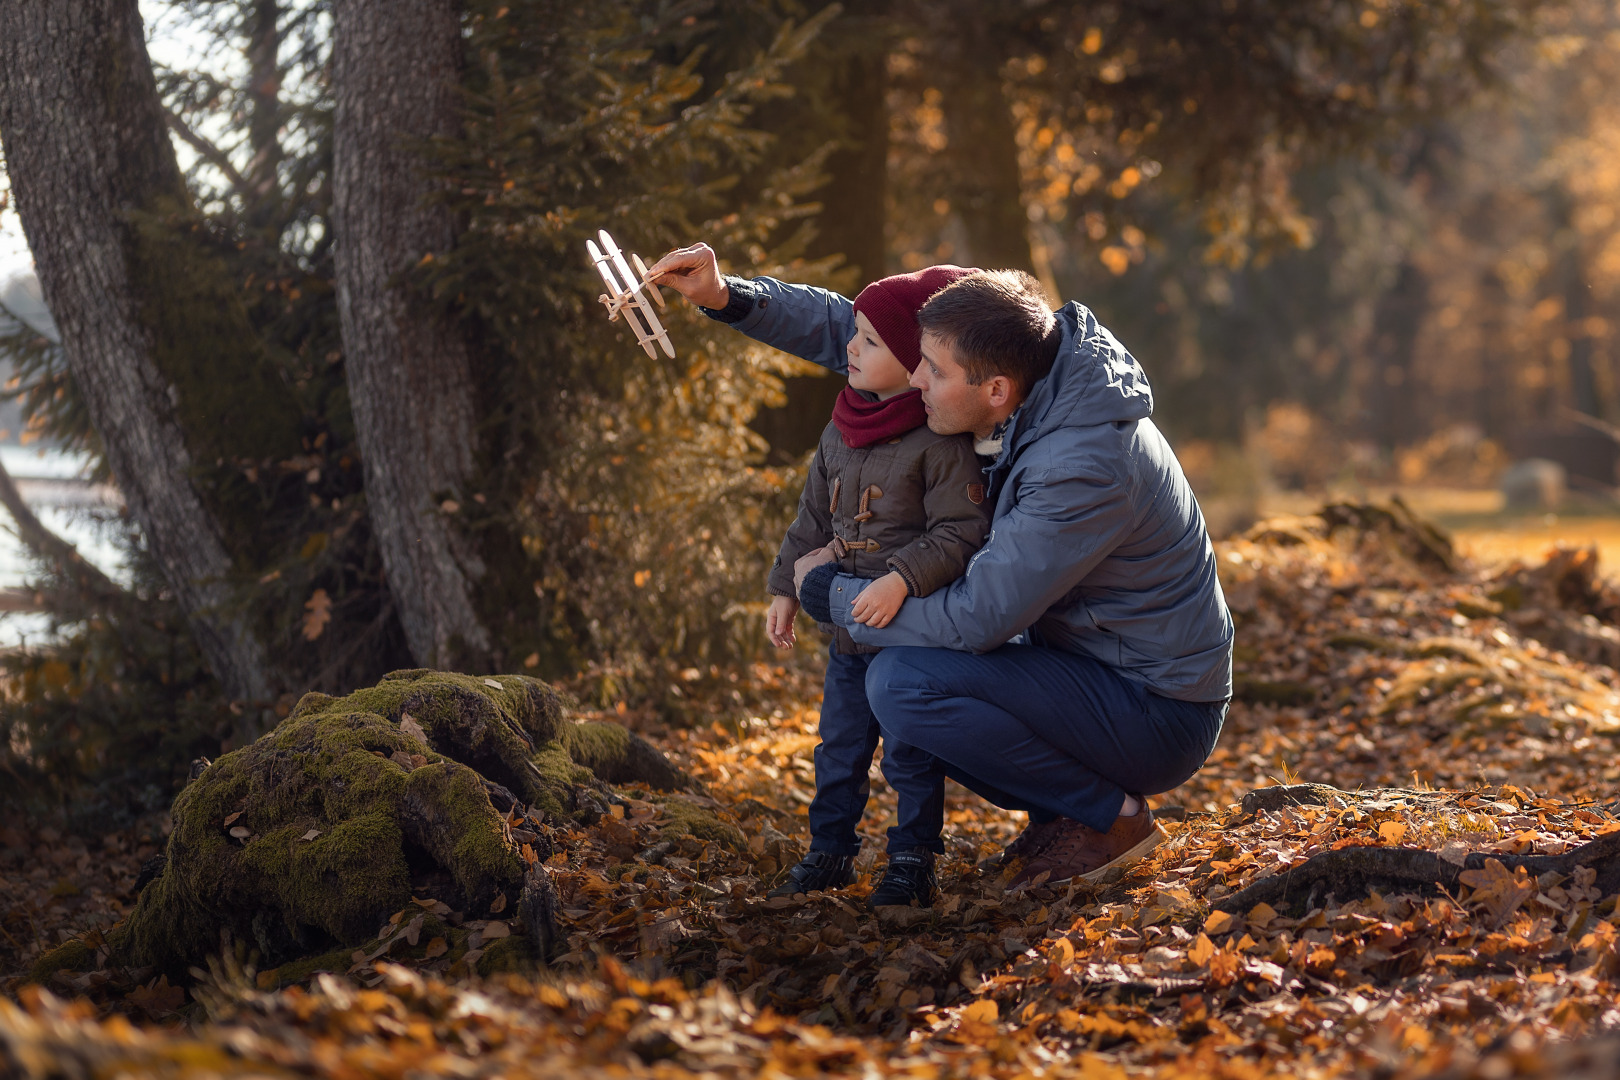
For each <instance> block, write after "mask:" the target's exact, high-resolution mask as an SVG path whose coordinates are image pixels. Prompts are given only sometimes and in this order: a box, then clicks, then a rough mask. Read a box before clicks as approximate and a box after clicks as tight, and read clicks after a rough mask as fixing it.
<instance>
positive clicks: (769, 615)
mask: <svg viewBox="0 0 1620 1080" xmlns="http://www.w3.org/2000/svg"><path fill="white" fill-rule="evenodd" d="M798 613H799V602H798V601H797V600H795V599H794V598H793V597H791V596H773V597H771V606H770V607H768V608H766V609H765V636H766V637H767V638H769V639H770V642H771V644H772V645H775V646H776V647H777V648H778V649H791V648H793V641H794V637H793V616H795V615H797V614H798Z"/></svg>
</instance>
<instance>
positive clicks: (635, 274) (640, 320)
mask: <svg viewBox="0 0 1620 1080" xmlns="http://www.w3.org/2000/svg"><path fill="white" fill-rule="evenodd" d="M596 235H597V237H598V238H600V239H601V241H602V246H601V247H597V246H596V241H595V240H587V241H585V247H586V248H587V249H589V251H590V253H591V262H592V263H594V264H595V266H596V269H597V272H598V273H600V274H601V275H602V280H603V281H604V282H605V283H606V284H607V287H608V291H607V292H606V293H603V294H602V295H601V296H599V297H597V299H598V300H600V301H602V303H603V304H605V305H607V309H608V321H609V322H612V321H613V320H614V319H617V318H618V317H619V316H620V315H623V316H624V321H625V322H626V323H627V324H628V325H629V327H630V329H632V330H634V331H635V332H636V344H637V345H640V346H641V347H642V348H643V349H645V350H646V351H647V355H648V356H651V357H653V358H654V359H656V358H657V356H658V354H657V353H656V352H654V351H653V342H654V341H656V342H658V345H659V347H660V348H662V349H663V350H664V355H665V356H667V357H669V358H670V359H671V360H673V359H675V346H673V345H671V344H670V343H669V334H668V333H667V332H666V331H665V330H664V327H663V324H662V323H660V322H659V321H658V316H657V314H656V313H654V311H653V306H652V304H649V303H647V297H649V296H651V297H652V299H653V303H656V304H657V305H658V306H659V307H663V306H664V297H663V294H662V293H660V292H659V291H658V286H657V285H654V284H653V283H652V282H650V281H648V280H647V267H646V265H645V264H644V263H643V262H642V261H641V256H639V255H636V254H635V253H634V252H632V253H631V255H630V258H629V261H626V260H625V256H624V252H622V251H620V250H619V245H618V244H615V243H614V242H613V237H611V236H609V235H608V231H607V230H606V229H601V230H599V231H598V232H597V234H596ZM632 265H634V266H635V270H634V271H632V270H631V269H630V267H631V266H632Z"/></svg>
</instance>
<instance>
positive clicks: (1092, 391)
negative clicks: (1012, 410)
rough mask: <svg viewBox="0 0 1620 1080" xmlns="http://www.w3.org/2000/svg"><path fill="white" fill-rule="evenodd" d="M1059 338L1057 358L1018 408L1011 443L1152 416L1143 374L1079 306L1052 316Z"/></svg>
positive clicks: (1150, 392)
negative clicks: (1063, 430) (1054, 318)
mask: <svg viewBox="0 0 1620 1080" xmlns="http://www.w3.org/2000/svg"><path fill="white" fill-rule="evenodd" d="M1054 314H1055V315H1056V317H1057V325H1058V329H1059V330H1060V331H1061V332H1062V334H1063V341H1062V344H1060V345H1059V346H1058V354H1057V360H1056V361H1055V362H1054V363H1053V364H1052V370H1051V372H1050V373H1049V374H1048V375H1047V376H1046V378H1044V379H1042V380H1041V381H1039V382H1037V383H1036V384H1035V385H1034V386H1033V387H1032V388H1031V389H1030V392H1029V397H1028V398H1026V399H1025V400H1024V403H1023V404H1022V405H1021V406H1019V408H1018V419H1017V421H1016V425H1017V426H1016V429H1015V431H1014V432H1013V433H1012V435H1013V438H1012V441H1013V442H1015V443H1025V442H1028V441H1030V440H1032V439H1038V438H1041V437H1042V436H1044V435H1047V434H1050V433H1051V432H1053V431H1056V430H1057V429H1058V428H1065V427H1095V426H1097V425H1100V424H1113V423H1118V422H1119V421H1122V420H1143V419H1146V418H1147V417H1149V416H1151V415H1153V387H1152V386H1150V385H1148V378H1147V372H1145V371H1143V370H1142V365H1141V364H1138V363H1137V362H1136V358H1135V357H1134V356H1132V355H1131V354H1130V350H1128V349H1126V348H1125V346H1123V345H1121V344H1120V343H1119V341H1118V340H1117V339H1116V338H1115V337H1114V335H1113V334H1111V333H1109V332H1108V328H1107V327H1106V326H1104V325H1102V323H1100V322H1098V321H1097V317H1096V316H1095V315H1093V314H1092V313H1091V309H1090V308H1087V307H1085V306H1084V305H1082V304H1078V303H1073V302H1071V303H1068V304H1065V305H1063V307H1062V308H1060V309H1059V310H1058V311H1057V312H1055V313H1054Z"/></svg>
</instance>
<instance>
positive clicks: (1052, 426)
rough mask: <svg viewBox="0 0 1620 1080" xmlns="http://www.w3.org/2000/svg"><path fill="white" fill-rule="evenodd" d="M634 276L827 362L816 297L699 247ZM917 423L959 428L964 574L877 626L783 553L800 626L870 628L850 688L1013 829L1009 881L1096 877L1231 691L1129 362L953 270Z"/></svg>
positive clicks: (1188, 499) (1186, 534)
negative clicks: (977, 503)
mask: <svg viewBox="0 0 1620 1080" xmlns="http://www.w3.org/2000/svg"><path fill="white" fill-rule="evenodd" d="M653 274H654V275H655V276H659V277H660V279H661V283H664V284H668V285H670V286H671V287H673V288H674V289H675V290H676V291H678V292H680V293H681V294H682V295H684V296H686V297H687V298H688V299H689V300H691V301H693V302H694V303H696V304H698V305H699V306H701V307H703V308H705V309H707V310H708V312H709V314H710V316H711V317H713V318H717V319H719V320H721V321H723V322H727V323H730V324H732V325H733V326H734V327H735V328H736V329H738V330H740V331H742V332H743V333H745V334H747V335H748V336H750V337H753V338H755V339H756V340H758V341H762V342H764V343H766V344H768V345H773V346H775V347H776V348H779V349H782V350H783V351H785V352H790V353H793V354H794V355H797V356H801V357H804V358H805V359H808V360H812V361H814V362H816V363H819V364H822V365H823V366H825V367H828V368H832V369H833V370H835V371H842V370H843V362H844V343H845V342H846V341H847V340H848V338H849V334H850V331H851V328H852V326H853V323H852V316H851V312H850V302H849V301H848V300H846V299H844V298H843V297H841V296H838V295H837V294H835V293H829V292H826V291H824V290H821V289H813V288H808V287H805V286H799V285H787V284H784V283H782V282H778V281H775V280H773V279H771V278H759V279H756V280H753V281H748V280H744V279H741V278H735V277H722V276H721V275H720V272H719V267H718V265H717V263H716V261H715V257H714V253H713V252H712V251H711V250H710V249H709V248H708V246H707V245H704V244H698V245H696V246H694V247H690V248H682V249H680V250H678V251H675V252H672V253H671V254H669V255H667V256H665V257H664V258H663V259H661V260H660V261H659V262H658V264H657V265H655V266H654V267H653ZM918 324H919V326H920V328H921V330H922V346H921V354H922V363H921V364H920V365H919V366H918V368H917V371H916V373H915V374H914V375H913V376H912V385H914V386H916V387H917V388H918V389H919V390H921V391H922V397H923V401H924V404H925V405H926V406H927V410H928V418H929V419H928V423H929V426H930V427H931V428H933V429H934V430H935V431H937V432H940V433H942V434H944V433H952V432H960V431H967V432H971V433H972V434H973V435H974V437H975V439H976V440H977V442H976V447H975V449H977V450H978V452H979V453H980V454H981V455H982V458H983V460H985V461H986V463H987V464H986V466H985V483H984V488H983V491H982V492H975V493H974V494H976V495H979V496H980V497H982V498H986V499H989V500H991V505H992V506H993V508H994V514H993V517H992V519H991V533H990V539H989V540H988V541H987V542H986V544H985V546H984V547H983V548H982V549H981V550H980V551H979V553H978V554H977V555H975V556H974V558H973V560H972V562H971V563H970V564H969V566H968V570H967V573H966V574H965V575H964V576H963V577H962V578H960V579H958V580H957V581H956V582H955V583H953V584H951V585H949V586H947V587H946V588H943V589H940V590H938V591H937V592H935V593H933V594H932V595H930V596H926V597H912V598H909V599H907V600H906V601H905V603H904V604H902V605H901V608H900V610H899V612H898V614H896V615H895V616H894V617H893V619H892V621H889V622H888V623H887V625H884V626H875V625H864V624H862V623H861V622H860V621H859V620H858V619H856V618H855V617H854V615H853V613H852V610H851V609H852V607H853V606H854V601H855V598H856V597H857V596H858V595H859V593H860V591H861V589H862V588H863V587H864V586H865V585H866V583H865V582H863V581H861V580H860V579H857V578H852V577H848V576H845V575H840V574H838V573H837V572H836V568H835V567H834V566H833V565H832V564H831V561H830V556H829V555H826V554H824V553H812V554H811V555H809V556H806V557H805V558H804V559H802V560H800V562H799V564H798V566H797V567H796V572H797V577H798V580H799V588H800V601H801V602H802V603H803V605H804V609H805V612H806V613H807V614H809V615H810V616H811V617H813V618H815V619H817V620H818V621H824V622H832V623H835V624H836V625H838V626H841V627H844V628H846V629H847V630H848V631H849V633H850V635H851V636H852V637H853V638H854V640H855V641H857V642H859V643H861V644H864V645H875V646H881V647H882V648H883V652H882V653H881V654H880V655H879V656H878V657H877V658H876V659H875V660H874V661H873V662H872V665H871V667H870V668H869V669H868V673H867V696H868V698H869V700H870V702H871V706H872V711H873V713H874V714H875V715H876V716H877V719H878V723H879V726H880V727H881V728H882V731H883V735H884V738H885V739H886V740H890V741H893V742H898V743H904V744H908V745H910V746H914V747H916V748H918V749H921V750H923V751H925V752H927V753H928V754H931V755H933V756H934V757H935V758H936V759H938V761H939V762H940V763H941V767H942V769H943V771H944V772H945V774H946V775H947V776H950V777H952V778H953V779H955V780H957V781H958V782H960V783H961V784H963V785H965V786H966V787H968V788H970V789H971V790H973V791H975V792H977V793H978V794H979V795H981V796H983V797H984V798H986V799H988V800H989V801H991V802H993V803H995V804H996V805H998V806H1003V807H1007V808H1009V809H1014V810H1024V811H1027V812H1028V813H1029V815H1030V824H1029V827H1028V828H1026V829H1025V830H1024V832H1023V833H1022V834H1021V835H1020V836H1019V837H1018V838H1017V840H1015V841H1014V842H1013V844H1012V845H1010V846H1009V848H1008V849H1007V852H1006V853H1005V854H1006V855H1007V856H1009V857H1016V858H1020V859H1022V860H1023V861H1024V864H1023V866H1022V868H1021V870H1020V871H1019V873H1018V875H1017V876H1016V877H1015V878H1014V879H1013V880H1012V882H1011V885H1012V886H1014V887H1018V886H1021V885H1026V884H1038V883H1041V882H1057V881H1064V880H1067V879H1070V878H1074V877H1081V878H1085V879H1087V880H1091V881H1098V880H1104V879H1107V878H1109V877H1112V876H1115V875H1117V873H1118V872H1119V871H1120V870H1122V869H1123V868H1124V867H1125V866H1127V865H1128V864H1130V863H1131V862H1133V861H1135V860H1137V859H1139V858H1141V857H1142V856H1143V855H1145V854H1146V853H1147V852H1148V851H1150V850H1151V849H1152V848H1153V847H1154V846H1155V845H1156V844H1157V843H1158V841H1159V840H1160V839H1161V838H1162V836H1163V833H1162V831H1161V830H1160V829H1159V827H1158V826H1157V825H1156V824H1155V823H1154V821H1153V815H1152V812H1151V810H1149V809H1148V807H1147V804H1146V802H1145V801H1144V799H1143V796H1145V795H1151V794H1156V793H1158V792H1161V791H1166V790H1169V789H1170V788H1172V787H1175V786H1176V785H1178V784H1180V783H1182V782H1184V781H1185V780H1186V779H1187V778H1189V777H1190V776H1192V775H1193V773H1195V772H1197V770H1198V769H1199V768H1200V767H1201V766H1202V765H1203V763H1204V761H1205V759H1206V758H1207V757H1208V755H1209V752H1210V751H1211V750H1212V749H1213V748H1214V745H1215V740H1216V737H1217V736H1218V735H1219V733H1220V727H1221V722H1222V720H1223V719H1224V717H1225V714H1226V705H1227V702H1228V701H1229V699H1230V697H1231V692H1232V619H1231V615H1230V614H1229V613H1228V611H1227V609H1226V603H1225V600H1224V598H1223V597H1222V595H1221V588H1220V583H1219V581H1218V579H1217V577H1216V573H1215V555H1214V551H1213V549H1212V547H1211V545H1210V542H1209V535H1208V533H1207V531H1206V530H1205V528H1204V521H1203V515H1202V514H1201V513H1200V511H1199V508H1198V503H1197V500H1196V499H1195V498H1194V497H1193V494H1192V490H1191V489H1190V488H1189V487H1188V485H1187V481H1186V478H1185V477H1184V476H1183V475H1182V472H1181V467H1180V465H1179V463H1178V462H1177V461H1176V458H1175V454H1174V453H1173V452H1172V451H1171V450H1170V447H1169V445H1168V444H1167V443H1166V442H1165V440H1164V438H1163V436H1162V435H1161V434H1160V433H1159V431H1158V429H1157V428H1156V427H1155V426H1154V424H1153V422H1152V421H1151V420H1150V419H1149V417H1150V415H1151V414H1152V411H1153V396H1152V391H1151V389H1150V387H1149V385H1148V381H1147V376H1146V374H1145V373H1144V372H1143V371H1142V368H1141V366H1140V365H1139V364H1137V362H1136V360H1135V359H1134V358H1133V357H1132V356H1131V354H1130V353H1129V352H1127V351H1126V349H1125V348H1124V346H1122V345H1121V344H1120V343H1119V342H1118V341H1116V340H1115V339H1114V337H1113V335H1112V334H1110V333H1109V332H1108V331H1107V330H1106V329H1105V328H1104V327H1103V326H1102V325H1101V324H1099V323H1098V322H1097V320H1096V318H1095V317H1094V316H1093V315H1092V313H1091V312H1090V311H1089V310H1087V309H1086V308H1084V307H1082V306H1081V305H1079V304H1075V303H1071V304H1067V305H1065V306H1064V307H1063V308H1062V309H1061V310H1060V311H1058V312H1055V313H1054V312H1053V311H1051V310H1050V308H1049V305H1048V302H1047V300H1046V299H1045V297H1044V295H1043V294H1042V292H1041V289H1040V286H1039V284H1038V283H1037V282H1036V281H1035V280H1034V279H1033V278H1031V277H1030V276H1029V275H1027V274H1024V273H1021V272H1018V271H990V272H982V273H978V274H973V275H970V276H968V277H965V278H962V279H960V280H958V281H956V282H954V283H953V284H951V285H950V286H949V287H947V288H945V289H943V290H941V291H940V292H939V293H936V294H935V295H934V296H933V297H932V298H931V299H930V300H929V301H928V303H927V304H926V305H925V306H924V307H923V309H922V312H921V314H920V315H919V317H918Z"/></svg>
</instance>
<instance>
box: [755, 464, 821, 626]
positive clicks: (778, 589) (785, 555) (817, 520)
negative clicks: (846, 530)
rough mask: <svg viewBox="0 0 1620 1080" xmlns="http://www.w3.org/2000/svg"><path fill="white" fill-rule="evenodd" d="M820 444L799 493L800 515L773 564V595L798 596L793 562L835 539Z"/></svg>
mask: <svg viewBox="0 0 1620 1080" xmlns="http://www.w3.org/2000/svg"><path fill="white" fill-rule="evenodd" d="M823 460H824V459H823V458H822V455H821V449H820V447H817V448H816V456H815V458H814V459H813V460H812V461H811V462H810V475H809V476H807V477H805V481H804V493H803V494H801V495H800V496H799V514H798V516H797V517H795V518H794V519H793V524H792V525H790V526H788V531H787V536H786V537H784V538H783V540H782V550H781V551H779V552H777V555H776V562H774V563H772V564H771V573H770V576H769V577H768V578H767V579H766V582H765V591H766V592H768V593H770V594H771V595H772V596H796V595H797V593H795V592H794V590H793V564H794V563H795V562H798V561H799V559H800V558H801V557H802V556H804V555H808V554H809V553H810V552H812V551H814V550H815V549H816V548H818V547H821V546H822V545H823V544H829V543H831V542H832V538H833V531H832V511H831V509H830V508H829V506H828V498H829V495H828V489H827V470H826V469H825V468H824V467H823V466H822V462H823Z"/></svg>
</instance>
